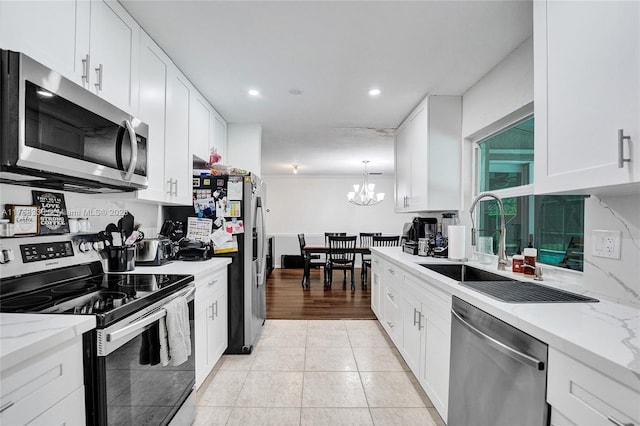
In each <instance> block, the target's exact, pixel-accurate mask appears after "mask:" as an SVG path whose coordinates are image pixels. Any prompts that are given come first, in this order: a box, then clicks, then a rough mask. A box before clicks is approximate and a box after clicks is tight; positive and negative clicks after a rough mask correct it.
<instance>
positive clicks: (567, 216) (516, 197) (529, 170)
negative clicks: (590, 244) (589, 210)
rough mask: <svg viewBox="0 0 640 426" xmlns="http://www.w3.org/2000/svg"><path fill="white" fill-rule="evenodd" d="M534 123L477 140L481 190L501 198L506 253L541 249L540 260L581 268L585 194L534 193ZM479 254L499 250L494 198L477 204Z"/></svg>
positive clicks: (528, 121) (526, 122)
mask: <svg viewBox="0 0 640 426" xmlns="http://www.w3.org/2000/svg"><path fill="white" fill-rule="evenodd" d="M533 124H534V118H533V117H528V118H526V119H524V120H522V121H519V122H517V123H515V124H513V125H511V126H509V127H508V128H506V129H504V130H502V131H500V132H498V133H496V134H493V135H491V136H489V137H487V138H484V139H482V140H480V141H479V142H478V144H477V149H476V157H477V171H478V172H477V188H478V191H477V192H485V191H490V192H492V193H494V194H496V195H497V196H499V197H500V198H501V199H502V203H503V205H504V210H505V212H504V214H505V227H506V251H507V255H509V256H513V255H514V254H518V253H521V252H522V250H523V249H524V248H525V247H528V246H532V247H535V248H537V249H538V262H541V263H546V264H549V265H553V266H558V267H563V268H569V269H575V270H579V271H582V262H583V234H584V196H582V195H533V183H534V182H533V164H534V163H533V162H534V158H533V142H534V141H533V136H534V132H533ZM476 227H477V230H478V242H479V243H478V246H477V250H478V251H480V252H490V253H491V254H496V253H497V250H498V241H499V229H500V216H499V212H498V204H497V202H496V201H495V200H491V199H486V200H483V201H480V202H479V203H478V205H477V207H476Z"/></svg>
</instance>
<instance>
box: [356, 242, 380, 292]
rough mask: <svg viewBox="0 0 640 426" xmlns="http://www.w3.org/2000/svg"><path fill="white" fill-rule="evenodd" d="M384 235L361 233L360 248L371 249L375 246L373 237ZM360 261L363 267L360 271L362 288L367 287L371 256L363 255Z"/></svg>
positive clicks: (368, 254)
mask: <svg viewBox="0 0 640 426" xmlns="http://www.w3.org/2000/svg"><path fill="white" fill-rule="evenodd" d="M380 235H382V233H381V232H361V233H360V247H371V245H372V244H373V237H374V236H380ZM360 260H361V262H362V267H361V269H360V280H361V281H362V287H366V286H367V269H368V268H370V267H371V254H370V253H361V254H360Z"/></svg>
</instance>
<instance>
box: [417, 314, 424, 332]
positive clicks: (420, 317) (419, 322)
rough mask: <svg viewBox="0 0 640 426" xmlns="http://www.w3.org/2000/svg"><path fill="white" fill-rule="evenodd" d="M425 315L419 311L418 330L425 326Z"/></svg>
mask: <svg viewBox="0 0 640 426" xmlns="http://www.w3.org/2000/svg"><path fill="white" fill-rule="evenodd" d="M423 316H424V315H422V312H420V311H418V331H421V330H422V329H423V328H424V325H422V317H423Z"/></svg>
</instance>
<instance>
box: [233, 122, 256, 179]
mask: <svg viewBox="0 0 640 426" xmlns="http://www.w3.org/2000/svg"><path fill="white" fill-rule="evenodd" d="M261 157H262V126H260V125H259V124H239V123H229V124H228V125H227V158H226V159H223V162H224V163H226V164H229V165H232V166H234V167H238V168H241V169H245V170H248V171H250V172H252V173H255V174H257V175H258V176H261V175H262V167H261V163H260V161H261Z"/></svg>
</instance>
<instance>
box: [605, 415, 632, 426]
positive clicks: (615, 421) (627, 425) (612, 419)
mask: <svg viewBox="0 0 640 426" xmlns="http://www.w3.org/2000/svg"><path fill="white" fill-rule="evenodd" d="M607 420H609V421H610V422H611V423H613V424H614V425H616V426H633V423H622V422H621V421H620V420H618V419H616V418H615V417H613V416H608V417H607Z"/></svg>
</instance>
